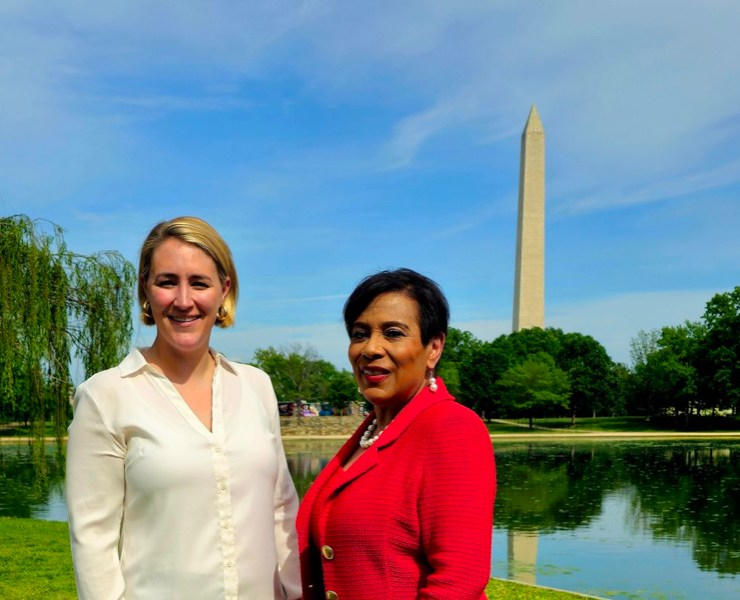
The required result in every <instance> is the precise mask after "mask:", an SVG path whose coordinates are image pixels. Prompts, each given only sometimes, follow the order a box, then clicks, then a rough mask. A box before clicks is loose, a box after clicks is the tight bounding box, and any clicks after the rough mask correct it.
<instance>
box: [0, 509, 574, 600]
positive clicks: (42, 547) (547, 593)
mask: <svg viewBox="0 0 740 600" xmlns="http://www.w3.org/2000/svg"><path fill="white" fill-rule="evenodd" d="M68 536H69V532H68V530H67V524H66V523H54V522H49V521H34V520H32V519H11V518H7V517H0V540H2V543H0V598H3V600H74V599H75V598H76V597H77V596H76V594H75V582H74V576H73V574H72V558H71V556H70V552H69V537H68ZM486 594H487V596H488V597H489V598H491V599H493V598H496V599H497V600H499V599H502V598H506V599H510V600H576V599H577V598H579V596H578V595H574V594H569V593H567V592H559V591H554V590H547V589H542V588H536V587H533V586H527V585H523V584H518V583H513V582H510V581H499V580H496V579H492V580H491V582H490V583H489V585H488V588H486Z"/></svg>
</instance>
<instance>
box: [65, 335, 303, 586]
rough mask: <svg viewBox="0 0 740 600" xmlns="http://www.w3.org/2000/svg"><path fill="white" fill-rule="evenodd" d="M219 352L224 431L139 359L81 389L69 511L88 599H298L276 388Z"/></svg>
mask: <svg viewBox="0 0 740 600" xmlns="http://www.w3.org/2000/svg"><path fill="white" fill-rule="evenodd" d="M212 354H213V355H214V357H215V359H216V371H215V374H214V377H213V393H212V398H213V400H212V402H213V406H212V429H213V431H209V430H208V428H207V427H205V426H204V425H203V423H202V422H201V421H200V420H199V419H198V418H197V417H196V416H195V414H194V413H193V412H192V410H190V408H189V407H188V406H187V404H186V403H185V401H184V400H183V398H182V397H181V396H180V394H179V393H178V392H177V390H176V389H175V388H174V386H173V385H172V384H171V383H170V381H169V380H168V379H167V378H166V377H164V375H162V373H161V372H160V371H158V370H157V369H155V368H154V367H152V366H151V365H149V364H148V363H147V362H146V360H145V359H144V357H143V355H142V354H141V352H140V351H139V350H136V349H135V350H133V351H132V352H131V353H130V354H129V355H128V356H127V357H126V358H125V359H124V360H123V362H122V363H121V364H120V365H119V366H118V367H115V368H113V369H108V370H107V371H103V372H101V373H98V374H96V375H94V376H93V377H91V378H90V379H88V380H87V381H86V382H84V383H83V384H81V385H80V386H79V387H78V389H77V391H76V393H75V397H74V419H73V421H72V424H71V425H70V427H69V442H68V445H67V506H68V511H69V527H70V537H71V544H72V556H73V558H74V566H75V577H76V580H77V591H78V595H79V597H80V598H81V599H82V600H108V599H116V600H118V599H122V598H125V600H155V599H165V598H166V599H177V600H187V599H190V598H192V599H197V600H216V599H219V600H221V599H224V600H225V599H228V600H237V599H247V598H248V599H250V600H273V599H280V600H284V599H294V598H300V596H301V587H300V575H299V566H298V550H297V544H296V535H295V515H296V511H297V509H298V496H297V495H296V491H295V487H294V485H293V481H292V479H291V476H290V473H289V471H288V466H287V463H286V460H285V454H284V450H283V444H282V440H281V437H280V419H279V416H278V409H277V402H276V398H275V392H274V391H273V388H272V383H271V382H270V378H269V377H268V375H267V374H266V373H264V372H262V371H260V370H259V369H257V368H255V367H251V366H247V365H242V364H238V363H233V362H230V361H228V360H226V359H225V358H224V357H223V356H221V355H219V354H217V353H215V352H213V351H212Z"/></svg>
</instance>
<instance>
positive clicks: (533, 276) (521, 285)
mask: <svg viewBox="0 0 740 600" xmlns="http://www.w3.org/2000/svg"><path fill="white" fill-rule="evenodd" d="M530 327H541V328H542V329H544V328H545V130H544V129H543V128H542V121H540V116H539V115H538V114H537V107H536V106H534V105H532V110H531V111H530V112H529V117H528V118H527V124H526V125H525V126H524V131H523V132H522V150H521V162H520V166H519V220H518V224H517V230H516V270H515V273H514V319H513V325H512V331H519V330H521V329H529V328H530Z"/></svg>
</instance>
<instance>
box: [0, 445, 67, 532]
mask: <svg viewBox="0 0 740 600" xmlns="http://www.w3.org/2000/svg"><path fill="white" fill-rule="evenodd" d="M60 503H61V510H59V507H60ZM0 516H2V517H25V518H35V519H39V518H40V519H44V518H49V517H51V518H52V519H55V520H66V509H65V507H64V458H63V456H62V452H61V449H60V448H58V447H57V446H56V445H50V444H44V443H43V442H40V441H39V442H35V443H33V444H28V443H23V444H18V445H5V446H3V445H0Z"/></svg>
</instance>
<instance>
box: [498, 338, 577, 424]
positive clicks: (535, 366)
mask: <svg viewBox="0 0 740 600" xmlns="http://www.w3.org/2000/svg"><path fill="white" fill-rule="evenodd" d="M497 385H498V386H499V387H500V388H502V389H503V398H502V400H503V401H504V402H505V403H506V404H507V405H508V406H509V407H511V409H512V410H513V411H514V412H517V413H523V414H526V415H527V416H528V417H529V427H530V428H533V427H534V424H533V419H534V415H535V412H537V411H547V410H551V409H553V408H567V407H568V404H569V394H570V382H569V381H568V375H567V374H566V373H565V371H563V370H562V369H559V368H558V367H557V366H556V365H555V359H553V357H552V356H550V355H549V354H547V353H545V352H538V353H536V354H534V355H533V356H531V357H529V358H527V359H526V360H525V361H524V362H523V363H521V364H518V365H515V366H513V367H511V368H510V369H509V370H508V371H506V372H505V373H504V374H503V375H502V376H501V379H499V381H498V384H497Z"/></svg>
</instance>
